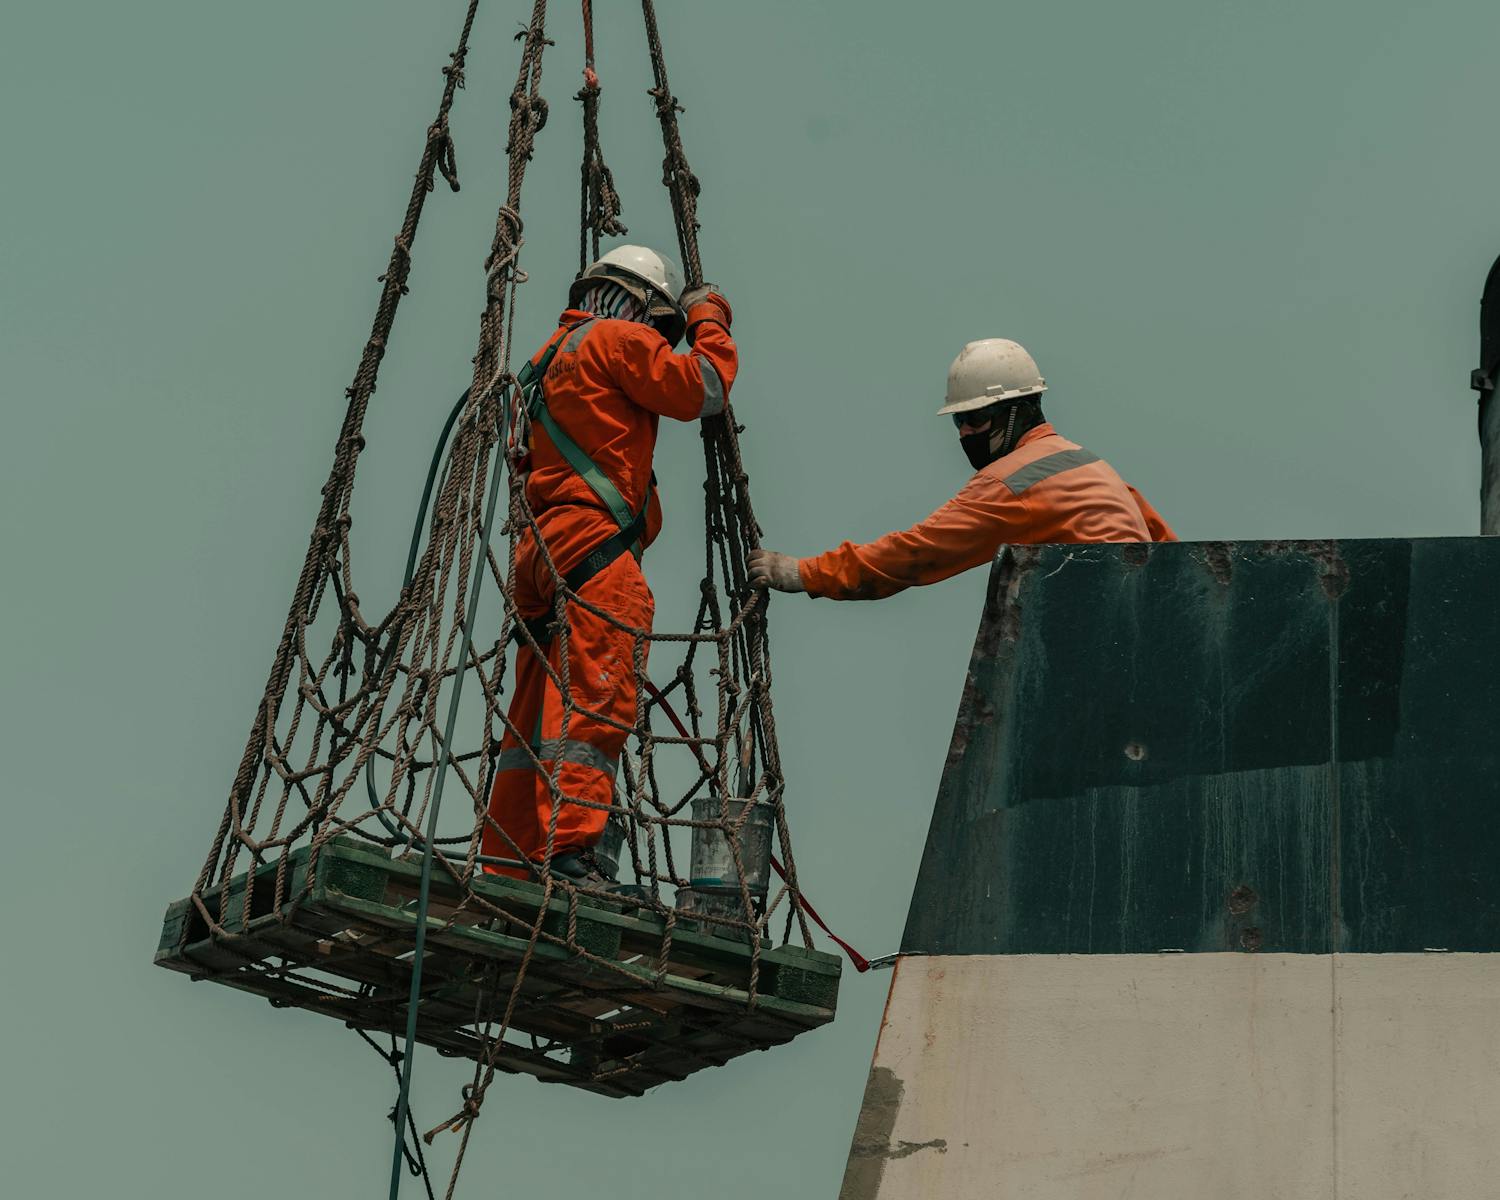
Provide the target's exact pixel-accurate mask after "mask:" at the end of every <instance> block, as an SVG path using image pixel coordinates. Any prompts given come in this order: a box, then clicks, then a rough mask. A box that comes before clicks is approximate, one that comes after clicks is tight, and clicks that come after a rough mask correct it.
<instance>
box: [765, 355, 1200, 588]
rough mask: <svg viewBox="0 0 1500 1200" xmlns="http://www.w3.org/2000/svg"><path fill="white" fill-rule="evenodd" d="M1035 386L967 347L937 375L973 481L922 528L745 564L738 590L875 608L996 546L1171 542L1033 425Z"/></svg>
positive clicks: (1114, 483) (1134, 504)
mask: <svg viewBox="0 0 1500 1200" xmlns="http://www.w3.org/2000/svg"><path fill="white" fill-rule="evenodd" d="M1046 390H1047V384H1046V382H1045V381H1044V380H1043V379H1042V377H1041V374H1040V373H1039V372H1038V371H1037V366H1036V363H1035V361H1033V359H1032V357H1031V355H1030V354H1028V353H1027V352H1026V351H1025V349H1024V348H1023V347H1021V346H1019V345H1017V344H1016V343H1015V342H1012V341H1007V340H1006V339H1004V338H989V339H986V340H985V341H980V342H970V343H969V344H968V345H967V346H965V347H964V348H963V351H962V352H961V353H960V354H959V356H958V357H957V358H956V359H954V361H953V365H952V366H951V367H949V368H948V396H947V402H946V403H945V404H944V405H943V406H942V408H941V409H939V410H938V411H939V413H940V414H943V415H946V416H951V417H952V418H953V423H954V425H956V426H957V427H958V436H959V442H960V444H961V445H962V446H963V450H964V453H965V454H966V455H967V456H968V459H969V462H970V463H971V464H972V465H973V467H974V471H975V473H974V477H973V478H972V479H970V480H969V482H968V483H966V484H965V485H964V486H963V488H962V489H961V490H960V491H959V493H958V495H956V496H954V497H953V499H952V500H950V501H948V503H947V504H945V505H943V507H942V508H940V509H938V510H937V512H935V513H933V514H932V515H931V516H930V517H928V518H927V519H926V520H925V521H922V522H920V523H919V524H917V525H913V526H912V527H911V528H910V529H907V530H904V531H902V532H900V533H888V534H886V535H885V536H884V537H882V538H877V539H876V540H875V541H873V542H868V543H866V544H865V545H863V546H856V545H855V544H854V543H852V542H845V543H844V544H843V545H842V546H840V547H839V548H838V549H836V550H830V551H828V552H827V553H826V554H819V555H817V556H816V557H815V558H804V559H801V560H800V561H799V560H798V559H795V558H792V557H790V556H788V555H785V554H777V553H776V552H775V551H773V550H757V551H754V552H752V553H751V555H750V562H749V568H750V581H751V582H752V583H753V584H755V585H756V586H758V587H772V588H776V589H777V590H778V591H783V592H807V593H808V594H809V595H811V596H827V597H829V598H830V599H833V600H880V599H883V598H884V597H886V596H893V595H895V594H896V593H897V592H900V591H903V590H905V589H906V588H909V587H915V586H918V585H920V584H926V583H937V582H939V581H940V580H943V579H947V578H949V577H950V576H953V575H957V574H958V573H959V572H960V571H967V570H968V569H969V568H970V567H977V566H979V565H981V564H982V563H987V562H989V561H990V560H991V559H992V558H993V557H994V556H995V553H996V552H997V551H998V550H999V548H1000V547H1001V545H1003V544H1005V543H1007V542H1025V543H1036V542H1175V541H1176V540H1177V535H1176V534H1174V533H1173V532H1172V531H1171V529H1169V528H1168V527H1167V523H1166V522H1165V521H1163V520H1162V519H1161V517H1160V516H1159V515H1158V514H1157V512H1156V510H1155V509H1154V508H1152V507H1151V505H1150V504H1149V503H1147V502H1146V500H1145V498H1144V497H1142V496H1141V494H1140V493H1139V492H1137V491H1136V490H1135V489H1134V488H1133V487H1131V486H1130V485H1129V484H1128V483H1126V482H1125V481H1124V480H1123V479H1121V478H1120V477H1119V475H1117V474H1116V473H1115V471H1114V469H1113V468H1112V467H1110V465H1109V464H1108V463H1106V462H1105V461H1104V460H1103V459H1101V458H1098V457H1096V456H1095V455H1093V454H1090V453H1089V452H1088V451H1087V450H1085V449H1083V447H1081V446H1079V445H1077V444H1075V443H1073V442H1070V441H1068V440H1067V439H1066V438H1064V437H1061V436H1059V434H1058V433H1057V431H1056V430H1055V429H1053V428H1052V426H1051V425H1050V424H1048V423H1047V419H1046V418H1045V417H1044V416H1043V415H1042V406H1041V395H1042V393H1043V392H1045V391H1046Z"/></svg>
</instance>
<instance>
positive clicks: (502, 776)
mask: <svg viewBox="0 0 1500 1200" xmlns="http://www.w3.org/2000/svg"><path fill="white" fill-rule="evenodd" d="M699 307H700V308H701V307H707V306H699ZM713 312H717V309H716V308H715V309H713ZM695 318H697V321H696V324H695V327H694V345H693V347H692V350H691V352H690V353H687V354H676V353H674V352H673V351H672V348H671V347H670V346H669V345H668V344H667V341H666V339H665V338H663V337H662V336H661V334H659V333H657V332H656V330H654V329H652V328H651V327H650V326H649V325H643V324H639V323H637V322H633V321H615V320H606V319H598V320H592V321H590V314H588V313H586V312H582V311H579V310H576V309H569V310H568V311H567V312H564V313H563V314H562V317H561V318H560V322H559V323H560V328H559V330H558V332H557V333H555V334H553V337H552V338H550V339H548V342H547V345H551V343H552V340H553V339H557V338H561V339H562V343H561V345H560V347H559V349H558V352H557V354H556V356H555V357H554V358H553V360H552V365H551V366H550V367H549V368H548V370H547V374H546V377H545V380H544V384H543V386H544V388H545V392H546V398H547V410H548V412H550V413H551V415H552V417H553V419H554V420H555V421H556V422H557V423H558V425H560V426H561V427H562V428H563V430H564V431H565V432H566V433H567V434H568V436H569V437H571V438H572V439H573V440H574V441H575V442H577V443H578V445H579V446H580V447H581V448H582V449H583V450H584V451H585V452H586V453H587V454H588V456H589V457H590V458H591V459H592V460H593V462H594V465H595V466H596V467H598V468H599V469H600V470H601V471H602V472H604V474H605V475H607V476H608V477H609V479H610V481H611V482H612V483H613V484H614V485H615V487H617V488H618V489H619V490H620V494H621V495H622V496H623V497H624V499H625V502H626V504H628V505H629V506H630V508H631V510H632V511H635V512H638V511H640V508H641V505H643V504H646V503H647V502H648V493H649V508H648V510H647V514H646V532H645V535H644V538H643V544H645V545H649V544H650V543H651V542H652V541H654V540H655V538H656V536H657V534H658V533H659V532H660V531H661V524H662V514H661V506H660V504H659V503H658V502H657V499H656V495H655V491H654V489H652V488H651V486H650V482H651V462H652V457H653V455H654V453H655V449H656V433H657V424H658V421H659V419H660V417H662V416H667V417H672V418H674V419H676V420H679V421H692V420H696V419H697V418H699V417H704V416H711V415H713V414H715V413H718V412H722V411H723V409H724V404H725V401H726V400H727V399H728V396H729V389H730V388H731V387H732V386H733V384H734V376H735V371H736V369H737V367H738V361H739V360H738V355H737V353H736V350H735V345H734V341H733V339H732V338H731V337H730V336H729V331H728V330H727V329H725V328H724V326H723V325H722V324H720V323H719V321H718V320H717V319H715V317H714V316H713V314H712V312H710V313H703V312H700V311H698V310H697V309H696V308H695V311H694V312H693V313H690V314H689V319H690V321H693V320H694V319H695ZM585 321H590V324H589V325H588V326H587V327H586V328H582V329H574V330H572V331H571V332H568V327H569V326H572V325H578V324H580V323H581V322H585ZM545 349H546V347H545V346H544V347H543V348H542V350H539V351H538V352H537V354H536V355H535V356H533V359H532V361H533V362H535V361H537V359H539V358H540V357H541V355H542V353H543V352H544V351H545ZM531 437H532V447H531V458H530V463H529V472H528V475H527V480H526V498H527V500H528V502H529V503H530V505H531V509H532V511H533V512H534V513H535V514H536V520H537V526H538V527H539V528H540V529H541V532H542V539H543V541H544V542H545V544H546V548H547V552H548V554H549V555H550V556H551V558H552V562H553V565H554V566H555V567H556V568H557V571H558V573H559V574H566V573H567V572H568V571H569V570H571V569H572V568H573V567H574V566H576V565H577V564H578V563H579V562H581V561H582V560H583V558H584V557H585V556H586V555H587V554H588V552H589V551H590V550H592V549H593V548H594V547H595V546H597V545H599V544H600V543H601V542H603V541H605V540H606V539H608V538H610V537H612V536H613V535H614V533H615V532H616V531H617V530H618V529H619V526H618V525H617V524H616V522H615V520H614V518H613V517H612V516H611V515H610V513H609V511H608V509H606V508H605V507H604V506H603V505H602V503H601V501H600V500H599V497H598V496H597V495H595V494H594V492H593V490H592V489H591V488H590V487H589V485H588V484H587V483H585V482H584V480H583V478H582V477H581V476H580V475H579V474H578V473H577V472H576V471H574V470H573V468H572V467H571V466H570V465H569V464H568V462H567V460H566V459H564V458H563V456H562V455H561V454H560V453H559V452H558V450H557V448H556V447H555V446H553V445H552V443H551V441H550V440H549V439H548V437H547V434H546V431H545V430H544V429H543V428H542V427H541V425H540V423H537V424H534V425H533V426H532V429H531ZM514 587H515V591H514V595H515V602H516V608H517V611H518V612H519V614H520V615H521V616H522V617H523V618H525V619H528V620H532V619H536V618H539V617H543V616H546V615H549V614H550V613H551V612H552V605H553V600H554V595H555V593H554V580H553V575H552V572H551V570H549V569H548V567H547V564H546V561H545V560H544V559H543V557H542V555H541V554H540V553H538V550H537V546H536V542H535V539H534V538H533V536H532V535H531V534H530V533H529V532H528V533H527V534H526V535H525V536H524V537H523V539H522V541H521V544H520V546H519V547H518V548H517V553H516V571H515V579H514ZM578 594H579V596H580V597H581V598H582V599H584V600H586V601H588V602H589V603H590V604H592V605H594V606H596V607H597V608H599V609H601V610H602V611H604V612H607V613H609V614H610V615H611V616H613V617H614V618H615V619H616V620H617V621H619V622H621V623H622V624H624V625H628V626H631V627H633V628H636V629H643V630H650V628H651V622H652V618H653V616H654V613H655V605H654V602H653V600H652V597H651V591H650V589H649V588H648V587H647V586H646V579H645V576H644V575H642V573H641V568H640V564H639V563H638V562H637V561H636V559H635V558H634V557H633V556H631V555H628V554H626V555H621V556H620V557H619V558H617V559H615V561H614V562H613V563H611V564H610V565H609V566H608V567H607V568H605V570H603V571H601V572H600V573H599V574H598V575H595V576H594V577H593V578H592V579H590V580H589V581H588V582H587V583H585V584H583V586H582V587H581V588H580V589H579V593H578ZM566 619H567V621H568V628H569V638H568V682H569V685H570V688H571V690H572V693H573V698H574V701H575V707H574V711H573V717H572V720H571V721H570V722H569V725H568V729H567V731H566V738H565V739H564V736H563V729H562V708H563V705H562V696H561V695H560V694H559V693H558V690H557V688H556V687H555V686H553V685H552V684H551V682H550V680H549V679H548V677H547V671H546V669H545V668H544V667H543V664H542V663H541V662H540V661H539V660H538V658H537V655H536V653H535V652H534V651H533V650H532V649H531V647H530V645H528V644H527V643H526V642H525V641H524V640H523V641H522V642H521V643H520V644H519V645H518V647H517V651H516V677H515V693H514V695H513V696H512V697H511V702H510V708H509V711H508V713H507V715H508V717H509V720H510V723H511V726H512V727H513V728H514V729H516V730H518V731H519V732H520V735H521V739H525V741H527V742H529V743H530V744H531V745H532V746H533V747H535V748H536V753H535V756H534V757H533V754H532V753H531V752H530V751H528V749H527V746H526V745H524V744H523V743H522V741H521V740H518V739H517V737H516V736H515V735H514V734H512V733H511V732H510V731H509V730H507V731H506V733H505V735H504V737H503V738H502V740H501V743H500V754H499V757H498V759H497V760H496V764H495V768H496V769H495V780H494V785H493V787H492V788H491V791H490V807H489V812H490V816H491V818H493V820H494V822H495V823H496V824H497V825H499V826H500V828H501V829H503V830H505V832H506V834H508V835H509V837H510V839H511V840H512V841H514V842H515V844H516V845H515V846H514V847H512V846H511V845H510V844H509V843H508V842H507V841H506V840H505V838H502V837H501V836H500V834H499V833H498V832H497V831H496V830H495V829H494V828H492V827H491V826H490V825H489V823H488V822H486V825H485V830H484V835H483V838H482V841H481V846H482V852H483V853H484V854H486V855H493V856H496V857H499V858H515V857H517V854H516V850H517V848H519V850H520V852H521V856H522V857H526V858H530V859H532V860H539V859H541V858H542V857H543V855H544V853H545V851H546V845H547V827H548V824H549V822H550V821H551V816H552V794H551V790H550V788H549V786H548V773H549V772H551V770H552V769H553V766H554V764H557V763H559V762H560V766H559V767H558V777H557V783H558V787H559V790H560V791H561V792H562V793H563V796H564V797H565V799H564V802H563V803H562V805H561V807H560V810H559V812H558V817H557V829H556V833H555V836H554V840H553V853H554V854H558V853H562V852H564V851H567V850H579V849H584V848H587V847H589V846H592V845H594V844H595V843H596V842H597V841H598V840H599V837H600V835H601V834H602V833H603V832H604V824H605V821H606V820H607V819H608V813H607V812H606V811H605V808H606V806H608V805H609V804H610V802H611V800H612V799H613V794H614V778H615V770H616V767H617V766H618V763H619V757H620V752H621V751H622V750H623V749H624V746H625V741H626V739H627V737H628V736H629V735H628V732H627V731H628V729H629V728H630V727H631V726H632V725H634V723H635V716H636V696H637V692H638V680H637V679H636V674H635V669H634V654H635V645H634V643H635V638H634V636H633V635H632V634H630V633H629V632H627V631H626V630H623V629H620V628H618V627H616V626H614V625H612V624H611V623H610V622H609V621H608V620H607V619H605V618H603V617H600V616H598V615H597V614H595V613H591V612H589V611H588V610H587V609H586V608H583V607H582V606H580V605H578V604H576V603H569V604H568V605H567V607H566ZM561 647H562V638H561V637H559V636H556V635H555V634H554V636H553V637H552V639H551V641H550V643H548V644H547V645H545V646H543V647H542V649H543V651H544V653H545V654H546V657H547V662H548V663H549V664H550V666H551V668H552V670H553V671H559V668H560V666H561V662H560V656H561V652H562V651H561ZM646 649H647V647H646V646H643V647H642V655H643V658H642V664H641V665H642V668H643V669H644V666H645V662H644V653H645V650H646ZM584 709H591V710H593V711H594V713H596V714H598V715H595V716H590V715H589V714H587V713H585V712H584V711H583V710H584ZM601 717H602V718H606V719H601ZM610 721H615V722H618V723H619V724H620V725H621V726H623V728H616V727H615V726H614V725H612V724H610V723H609V722H610ZM535 759H540V760H541V768H540V770H541V773H540V774H539V773H538V770H537V767H536V763H535ZM569 799H577V800H582V801H584V802H586V804H587V805H590V806H595V805H596V806H598V807H586V806H585V805H584V804H575V803H569V802H568V800H569ZM487 869H489V870H495V869H496V868H487ZM498 870H499V871H500V873H502V874H508V875H516V876H520V877H524V876H525V875H526V872H525V871H523V870H521V869H519V868H499V869H498Z"/></svg>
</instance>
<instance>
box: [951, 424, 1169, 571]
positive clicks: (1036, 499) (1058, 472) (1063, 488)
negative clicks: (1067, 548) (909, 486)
mask: <svg viewBox="0 0 1500 1200" xmlns="http://www.w3.org/2000/svg"><path fill="white" fill-rule="evenodd" d="M978 474H979V475H980V476H985V477H986V479H985V480H984V481H983V482H982V483H981V481H980V480H979V479H978V478H977V477H976V479H975V481H974V483H975V484H979V485H980V486H981V487H982V486H984V485H985V484H989V483H996V484H1000V485H1002V486H1003V487H1004V489H1005V491H1006V492H1008V493H1009V495H1010V496H1011V497H1014V502H1013V503H1015V504H1017V505H1018V506H1019V507H1018V508H1015V507H1012V505H1007V506H1006V507H1007V508H1008V509H1010V511H1011V512H1012V514H1014V515H1013V521H1014V524H1013V525H1012V528H1013V529H1014V530H1015V534H1014V535H1013V536H1012V537H1011V538H1009V539H1008V540H1011V541H1025V542H1146V541H1153V540H1163V539H1160V538H1159V536H1158V533H1157V532H1155V531H1153V530H1152V528H1151V523H1150V521H1149V520H1148V517H1147V514H1146V513H1145V512H1144V511H1143V504H1142V501H1141V500H1140V498H1139V496H1138V495H1137V494H1136V493H1135V492H1134V491H1133V489H1132V488H1131V487H1130V485H1129V484H1127V483H1126V482H1125V481H1124V480H1123V479H1121V478H1120V476H1119V474H1118V473H1117V472H1116V471H1115V469H1114V468H1113V467H1111V466H1110V465H1109V464H1108V463H1107V462H1105V461H1104V460H1103V459H1101V458H1099V457H1098V456H1097V455H1094V454H1091V453H1090V452H1089V451H1087V450H1085V449H1083V448H1082V447H1081V446H1079V445H1078V444H1077V443H1076V442H1070V441H1068V439H1067V438H1065V437H1063V436H1062V435H1060V434H1059V433H1058V432H1057V431H1056V430H1055V429H1053V427H1052V426H1051V425H1049V424H1042V425H1038V426H1037V427H1036V428H1035V429H1033V430H1030V431H1029V432H1028V433H1027V434H1026V435H1025V436H1024V437H1023V438H1022V439H1021V442H1020V444H1019V445H1018V446H1017V447H1016V448H1015V449H1014V450H1012V451H1011V452H1010V453H1009V454H1007V455H1005V456H1003V457H1002V458H997V459H996V460H995V461H994V462H992V463H990V464H989V466H987V467H983V468H981V469H980V471H979V472H978ZM1169 536H1170V535H1169Z"/></svg>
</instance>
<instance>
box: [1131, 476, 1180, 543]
mask: <svg viewBox="0 0 1500 1200" xmlns="http://www.w3.org/2000/svg"><path fill="white" fill-rule="evenodd" d="M1125 486H1126V487H1128V488H1130V494H1131V495H1132V496H1134V497H1135V503H1136V507H1137V508H1139V509H1140V510H1141V516H1143V517H1144V518H1145V519H1146V528H1147V529H1148V530H1149V531H1150V533H1151V540H1152V541H1153V542H1175V541H1176V540H1177V535H1176V534H1175V533H1173V532H1172V527H1171V526H1170V525H1168V524H1167V523H1166V522H1165V521H1163V520H1162V518H1161V513H1159V512H1157V511H1156V509H1155V508H1153V507H1152V505H1151V502H1150V501H1149V500H1147V499H1146V497H1144V496H1143V495H1141V494H1140V492H1138V491H1136V490H1135V488H1133V487H1130V484H1128V483H1127V484H1126V485H1125Z"/></svg>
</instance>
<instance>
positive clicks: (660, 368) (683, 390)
mask: <svg viewBox="0 0 1500 1200" xmlns="http://www.w3.org/2000/svg"><path fill="white" fill-rule="evenodd" d="M699 291H701V292H702V295H701V296H695V295H694V294H692V293H689V294H688V295H687V296H685V297H684V299H685V300H687V301H689V303H688V305H687V306H686V307H687V318H688V326H687V331H688V332H687V337H688V342H689V344H690V346H691V349H690V350H689V352H688V353H686V354H676V353H674V352H673V351H672V348H671V347H670V346H668V345H667V343H666V340H665V339H664V338H663V337H662V336H661V335H660V334H659V333H657V332H656V331H655V330H653V329H651V328H649V327H648V326H645V325H637V326H634V327H633V328H631V329H630V331H629V332H628V333H627V334H626V335H625V336H622V337H621V338H620V339H619V340H618V341H617V342H616V343H615V345H614V347H613V352H612V354H611V358H610V368H611V374H612V375H613V376H614V379H615V382H616V384H618V386H619V388H620V390H621V391H622V392H624V393H625V395H626V396H628V397H629V398H630V400H631V402H632V403H634V404H638V405H640V406H641V407H642V408H644V409H647V410H649V411H651V412H654V413H660V414H661V415H662V416H664V417H672V418H673V419H675V420H678V421H694V420H697V419H698V418H699V417H711V416H715V415H716V414H718V413H721V412H723V411H724V405H725V404H726V403H727V402H728V400H729V389H730V388H731V387H733V386H734V376H735V372H736V371H737V370H738V369H739V353H738V351H737V350H736V349H735V345H734V339H733V338H732V337H730V336H729V322H730V319H731V312H730V308H729V302H728V301H727V300H725V299H724V298H723V297H722V296H720V295H719V294H718V293H717V292H714V291H712V290H706V289H699Z"/></svg>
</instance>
